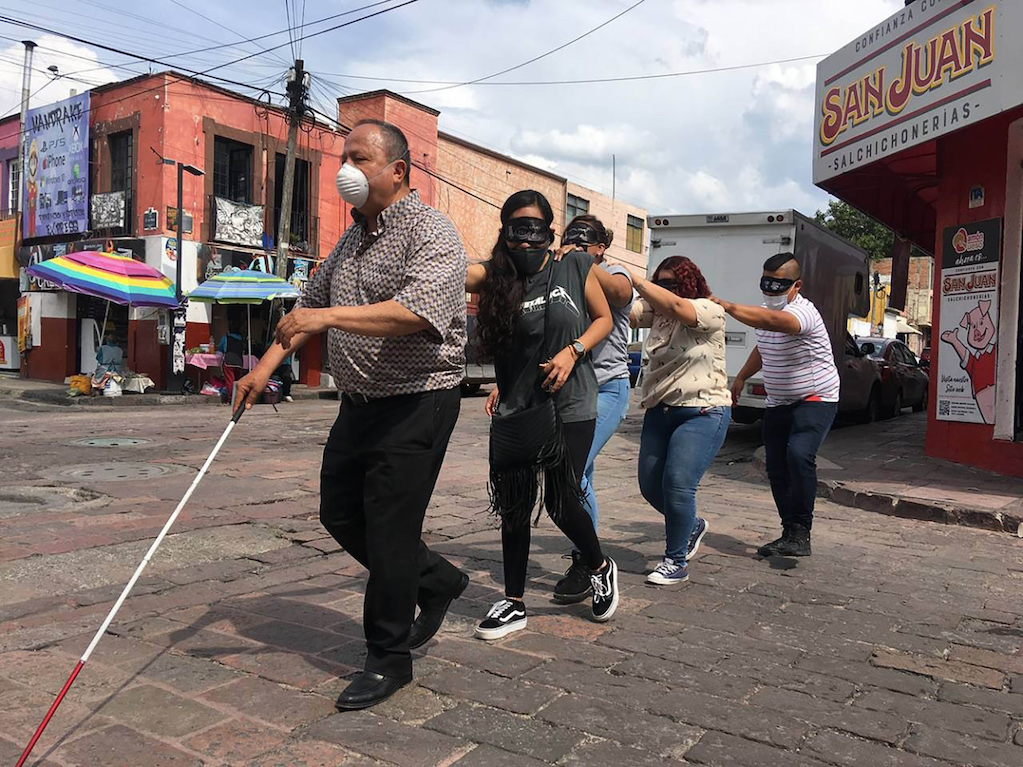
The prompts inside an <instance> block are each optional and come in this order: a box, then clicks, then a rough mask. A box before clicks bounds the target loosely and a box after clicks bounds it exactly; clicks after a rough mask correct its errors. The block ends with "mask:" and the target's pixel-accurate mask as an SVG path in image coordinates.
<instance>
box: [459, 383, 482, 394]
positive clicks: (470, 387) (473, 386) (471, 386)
mask: <svg viewBox="0 0 1023 767" xmlns="http://www.w3.org/2000/svg"><path fill="white" fill-rule="evenodd" d="M479 390H480V384H478V383H464V384H462V396H463V397H472V396H475V395H476V394H478V393H479Z"/></svg>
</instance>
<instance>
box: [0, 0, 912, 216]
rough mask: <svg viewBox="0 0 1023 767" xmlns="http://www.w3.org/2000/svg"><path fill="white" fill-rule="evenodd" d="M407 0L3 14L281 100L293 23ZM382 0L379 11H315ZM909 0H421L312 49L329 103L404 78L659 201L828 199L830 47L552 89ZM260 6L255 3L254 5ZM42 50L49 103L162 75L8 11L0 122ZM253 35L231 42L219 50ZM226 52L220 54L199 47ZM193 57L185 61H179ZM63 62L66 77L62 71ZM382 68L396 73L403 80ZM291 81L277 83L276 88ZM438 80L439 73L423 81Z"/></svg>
mask: <svg viewBox="0 0 1023 767" xmlns="http://www.w3.org/2000/svg"><path fill="white" fill-rule="evenodd" d="M404 1H405V0H389V1H388V2H377V3H374V2H373V0H307V2H305V3H303V1H302V0H247V2H245V3H244V4H239V3H238V2H237V1H236V0H232V1H231V2H228V1H227V0H147V2H146V3H140V2H138V1H137V0H132V1H131V2H123V1H122V0H35V1H33V2H31V3H26V2H22V0H9V2H8V3H7V4H5V7H4V8H2V9H0V16H3V17H6V18H8V19H12V18H13V19H18V20H20V21H28V22H31V23H34V24H37V25H39V26H42V27H46V28H48V29H50V30H53V31H55V32H60V33H64V34H69V35H74V36H76V37H80V38H82V39H84V40H87V41H90V42H92V43H99V44H101V45H104V46H108V47H110V48H115V49H117V50H118V51H124V52H130V53H135V54H140V55H144V56H148V57H150V58H154V59H160V60H166V64H167V66H168V67H171V66H173V67H177V68H180V69H182V71H195V72H201V71H204V70H206V69H208V68H210V67H213V66H216V65H218V64H223V63H225V62H229V61H233V60H235V59H238V58H240V57H242V56H245V55H247V54H250V53H254V52H257V51H260V49H261V48H269V47H273V46H278V45H282V44H283V47H280V48H278V49H277V50H275V51H272V52H271V53H269V54H268V53H263V52H260V53H259V55H257V56H254V57H252V58H250V59H247V60H246V61H243V62H239V63H237V64H233V65H231V66H229V67H224V68H219V69H217V70H216V71H215V72H213V73H211V74H216V75H218V76H221V77H225V78H229V79H232V80H237V81H238V82H241V83H248V84H253V85H257V86H261V87H267V88H269V89H271V90H273V91H279V92H283V86H282V85H281V84H280V82H279V78H280V76H281V75H282V74H283V72H284V70H285V68H286V62H287V61H288V60H290V59H291V57H292V51H291V46H290V44H289V39H288V35H287V34H286V33H283V34H276V35H274V36H269V37H265V38H263V39H261V40H259V41H258V42H256V43H243V42H241V41H242V40H244V39H247V38H253V37H257V36H265V35H270V34H271V33H276V32H280V31H281V30H285V29H287V28H288V26H289V16H291V17H292V23H294V19H295V18H298V19H301V18H302V13H303V5H304V14H305V16H304V18H305V22H306V24H305V27H304V34H306V35H310V34H313V33H315V32H318V31H320V30H324V29H326V28H328V27H331V26H334V25H337V24H340V23H343V22H346V21H350V20H352V19H357V18H359V17H361V16H364V15H366V14H368V13H373V12H375V11H379V10H383V9H386V8H389V7H392V6H398V5H400V4H401V3H402V2H404ZM371 4H372V5H374V6H375V7H373V8H369V9H368V10H365V11H359V12H355V13H352V14H351V15H348V16H343V17H340V18H336V19H333V20H331V21H324V22H322V23H318V24H317V23H313V22H315V21H316V20H319V19H323V18H324V17H328V16H332V15H335V14H341V13H344V12H346V11H354V10H355V9H358V8H361V7H365V6H369V5H371ZM903 4H904V3H903V0H839V1H838V2H820V0H645V1H644V2H641V3H639V4H638V5H636V0H417V1H416V2H413V3H411V4H409V5H407V6H405V7H401V8H397V9H396V10H393V11H390V12H388V13H384V14H382V15H380V16H378V17H376V18H372V19H368V20H365V21H361V22H359V23H357V24H353V25H352V26H349V27H347V28H344V29H338V30H336V31H333V32H330V33H326V34H321V35H318V36H315V37H310V38H309V39H307V40H305V41H304V42H302V44H301V45H302V49H301V55H302V56H303V57H304V59H305V62H306V68H307V69H309V70H311V71H312V72H313V77H314V80H315V85H314V88H313V97H314V101H315V103H316V104H317V105H318V108H319V109H321V110H324V111H327V110H330V111H331V113H332V114H336V110H333V109H331V107H330V103H331V99H332V98H335V97H336V96H338V95H342V94H344V95H349V94H352V93H357V92H360V91H365V90H373V89H377V88H389V89H391V90H394V91H397V92H399V93H403V94H405V95H407V96H409V97H410V98H413V99H415V100H417V101H421V102H422V103H425V104H428V105H430V106H433V107H435V108H437V109H439V110H441V117H440V123H441V128H442V129H443V130H446V131H448V132H450V133H453V134H455V135H458V136H462V137H464V138H467V139H469V140H472V141H476V142H478V143H481V144H484V145H486V146H488V147H491V148H493V149H497V150H499V151H502V152H505V153H509V154H512V155H514V156H516V157H519V158H522V159H526V160H528V161H530V162H533V163H535V164H537V165H540V166H543V167H545V168H549V169H551V170H553V171H554V172H556V173H559V174H561V175H564V176H567V177H569V178H571V179H572V180H574V181H577V182H578V183H581V184H584V185H586V186H590V187H593V188H596V189H599V190H601V191H604V192H607V193H610V191H611V183H612V173H611V157H612V155H616V157H617V167H618V172H617V192H618V195H619V197H621V198H623V199H627V200H628V201H630V202H632V203H635V204H638V205H642V206H645V207H646V208H647V209H648V210H649V211H650V212H651V213H698V212H708V211H721V210H747V209H760V208H780V207H795V208H798V209H801V210H803V211H804V212H806V213H812V212H813V211H814V210H816V209H817V208H819V207H821V206H822V205H823V204H824V202H825V201H826V197H825V195H823V194H822V193H821V192H820V191H819V190H816V189H815V188H814V187H813V184H812V183H811V180H810V176H811V174H810V153H811V139H812V131H813V114H814V76H815V71H816V63H817V59H813V60H808V61H802V62H791V63H787V64H770V65H765V66H760V67H755V68H748V69H741V70H734V71H726V72H713V73H702V74H691V75H688V76H682V77H667V78H657V79H646V80H636V81H628V82H617V83H602V84H546V85H541V84H536V83H538V82H543V81H564V80H579V79H593V78H610V77H626V76H648V75H658V74H664V73H671V72H692V71H694V70H708V69H721V68H728V67H737V66H744V65H749V64H759V63H763V62H772V61H780V60H791V59H797V58H800V57H810V56H816V55H819V54H829V53H831V52H833V51H835V50H837V49H838V48H839V47H841V46H842V45H844V44H845V43H847V42H849V40H850V39H852V38H853V37H854V36H855V35H856V34H858V33H860V32H863V31H865V30H866V29H868V28H869V27H870V26H871V25H873V24H875V23H876V22H878V21H879V20H881V19H883V18H886V17H887V16H889V15H890V14H891V13H893V12H894V11H895V10H897V9H898V8H900V7H902V5H903ZM633 5H635V6H636V7H634V8H632V9H631V10H629V11H628V12H627V13H625V15H623V16H621V17H620V18H618V19H617V20H615V21H614V22H612V23H610V24H608V25H607V26H605V27H603V28H601V29H599V30H598V31H596V32H594V33H593V34H591V35H588V36H587V37H585V38H584V39H582V40H580V41H578V42H576V43H574V44H572V45H569V46H568V47H566V48H564V49H563V50H561V51H558V52H556V53H553V54H551V55H549V56H546V57H544V58H542V59H541V60H539V61H536V62H534V63H531V64H528V65H527V66H524V67H521V68H519V69H516V70H515V71H513V72H509V73H508V74H505V75H502V76H500V77H496V78H494V79H493V80H491V81H488V82H490V83H502V82H505V83H517V84H515V85H498V84H484V83H480V84H477V85H467V86H462V87H451V86H449V85H446V83H464V82H467V81H470V80H476V79H479V78H483V77H487V76H488V75H491V74H494V73H496V72H499V71H502V70H505V69H508V68H510V67H514V66H516V65H518V64H521V63H523V62H526V61H528V60H530V59H532V58H534V57H536V56H539V55H541V54H543V53H545V52H547V51H550V50H551V49H554V48H556V47H558V46H560V45H562V44H564V43H567V42H569V41H571V40H572V39H573V38H576V37H578V36H579V35H582V34H583V33H585V32H587V31H588V30H591V29H593V28H594V27H597V26H598V25H600V24H601V23H603V22H606V21H607V20H609V19H611V18H612V17H614V16H615V15H616V14H619V13H621V12H622V11H625V10H626V9H629V8H630V6H633ZM242 7H244V13H240V12H239V11H240V9H241V8H242ZM26 38H31V39H34V40H36V41H37V42H38V43H39V46H40V47H39V49H37V53H36V60H35V66H34V68H35V70H36V71H35V72H33V83H32V90H33V93H34V96H33V105H35V104H40V103H47V102H48V101H52V100H56V99H59V98H62V97H64V96H66V95H67V94H68V92H69V90H70V89H72V88H76V89H78V90H83V89H85V88H87V87H88V84H90V83H92V84H98V83H101V82H109V81H111V80H115V79H123V78H126V77H130V76H132V72H145V71H148V70H149V69H150V68H152V69H153V70H159V69H161V68H162V67H161V65H159V64H139V63H138V61H137V59H133V58H131V56H128V55H124V54H121V53H114V52H111V51H109V50H103V49H100V48H97V47H94V46H91V45H88V44H80V43H76V42H72V41H69V40H67V39H64V38H61V37H59V36H54V35H52V34H48V33H44V32H42V31H39V30H32V29H26V28H24V27H19V26H16V25H14V24H12V23H10V21H7V22H5V21H2V20H0V114H9V113H11V112H13V111H16V110H17V108H18V103H19V93H20V90H21V66H20V64H21V59H22V52H23V47H22V45H21V44H20V42H19V41H20V40H23V39H26ZM228 45H230V46H235V45H236V46H237V47H223V46H228ZM212 46H221V47H217V48H216V49H215V50H208V51H202V52H194V51H197V49H202V48H208V47H212ZM174 54H182V55H174ZM51 65H55V66H57V68H58V69H57V72H58V74H60V75H61V77H58V78H56V79H54V78H53V77H52V75H51V74H49V73H48V72H47V70H48V68H49V67H50V66H51ZM383 78H396V79H395V80H387V79H383ZM275 81H277V82H275ZM407 81H436V82H407Z"/></svg>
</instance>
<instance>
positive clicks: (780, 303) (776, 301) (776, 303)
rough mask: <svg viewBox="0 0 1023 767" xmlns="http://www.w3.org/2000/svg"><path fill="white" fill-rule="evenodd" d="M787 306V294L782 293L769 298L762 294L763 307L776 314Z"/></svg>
mask: <svg viewBox="0 0 1023 767" xmlns="http://www.w3.org/2000/svg"><path fill="white" fill-rule="evenodd" d="M788 305H789V294H788V293H782V294H781V295H780V296H771V295H768V294H767V293H764V306H765V307H767V308H768V309H771V310H773V311H776V312H780V311H782V310H783V309H784V308H785V307H786V306H788Z"/></svg>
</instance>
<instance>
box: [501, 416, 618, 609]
mask: <svg viewBox="0 0 1023 767" xmlns="http://www.w3.org/2000/svg"><path fill="white" fill-rule="evenodd" d="M596 424H597V422H596V421H581V422H578V423H566V424H562V428H563V429H564V434H565V444H566V445H567V446H568V452H569V454H570V455H571V456H572V469H573V470H574V471H575V476H576V478H577V479H579V480H580V481H581V480H582V476H583V470H584V469H585V468H586V459H587V458H588V457H589V455H590V445H591V444H592V443H593V431H594V428H595V426H596ZM567 506H568V507H567V508H566V509H565V512H564V514H563V516H562V519H561V522H560V524H559V527H560V528H561V532H563V533H564V534H565V535H566V536H567V537H568V539H569V540H570V541H572V543H574V544H575V547H576V548H577V549H579V551H580V552H581V553H582V555H583V560H584V561H585V562H586V564H587V565H588V566H589V568H590V569H591V570H597V569H599V568H600V566H601V565H602V564H603V563H604V554H603V552H602V551H601V550H600V541H599V540H598V539H597V532H596V531H595V530H594V529H593V521H592V520H591V519H590V515H589V512H587V511H586V508H585V507H584V506H583V504H582V499H579V498H574V499H572V501H571V503H569V504H568V505H567ZM529 539H530V525H528V524H527V525H521V526H519V527H516V528H510V527H508V526H507V525H502V526H501V548H502V552H503V555H504V590H505V594H506V595H507V596H512V597H521V596H522V595H523V593H524V592H525V589H526V569H527V567H528V566H529Z"/></svg>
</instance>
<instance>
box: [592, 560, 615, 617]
mask: <svg viewBox="0 0 1023 767" xmlns="http://www.w3.org/2000/svg"><path fill="white" fill-rule="evenodd" d="M590 582H591V583H592V584H593V620H595V621H597V623H604V622H605V621H609V620H611V616H612V615H614V614H615V610H617V609H618V565H617V564H615V561H614V560H613V559H611V557H608V558H607V564H605V565H604V567H603V568H602V569H601V570H600V572H597V573H593V574H592V575H591V576H590Z"/></svg>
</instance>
